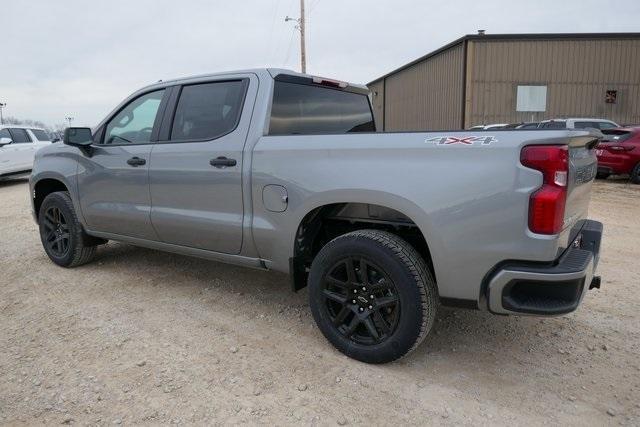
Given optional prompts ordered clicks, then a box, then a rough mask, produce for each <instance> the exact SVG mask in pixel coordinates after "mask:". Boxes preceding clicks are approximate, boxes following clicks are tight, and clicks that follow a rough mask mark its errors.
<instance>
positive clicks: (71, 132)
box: [63, 128, 93, 147]
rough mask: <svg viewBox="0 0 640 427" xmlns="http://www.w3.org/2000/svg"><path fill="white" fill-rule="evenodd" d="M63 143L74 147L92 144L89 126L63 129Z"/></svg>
mask: <svg viewBox="0 0 640 427" xmlns="http://www.w3.org/2000/svg"><path fill="white" fill-rule="evenodd" d="M63 141H64V143H65V144H67V145H72V146H75V147H88V146H90V145H91V144H93V136H92V135H91V129H90V128H66V129H65V130H64V140H63Z"/></svg>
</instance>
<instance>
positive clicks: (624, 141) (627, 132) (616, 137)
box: [596, 127, 640, 184]
mask: <svg viewBox="0 0 640 427" xmlns="http://www.w3.org/2000/svg"><path fill="white" fill-rule="evenodd" d="M602 133H603V134H604V138H603V139H602V140H601V141H600V143H599V144H598V147H597V150H596V154H597V156H598V178H607V177H608V176H609V175H626V174H629V177H630V179H631V182H633V183H634V184H640V128H638V127H628V128H620V129H605V130H603V131H602Z"/></svg>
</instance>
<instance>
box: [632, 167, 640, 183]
mask: <svg viewBox="0 0 640 427" xmlns="http://www.w3.org/2000/svg"><path fill="white" fill-rule="evenodd" d="M630 179H631V182H633V183H634V184H640V163H638V164H637V165H636V167H635V168H633V170H632V171H631V176H630Z"/></svg>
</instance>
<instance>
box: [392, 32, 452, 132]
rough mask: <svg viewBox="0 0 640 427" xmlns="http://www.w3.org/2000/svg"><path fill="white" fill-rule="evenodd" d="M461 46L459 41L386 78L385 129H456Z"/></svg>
mask: <svg viewBox="0 0 640 427" xmlns="http://www.w3.org/2000/svg"><path fill="white" fill-rule="evenodd" d="M463 66H464V48H463V44H462V43H460V44H459V45H456V46H454V47H452V48H450V49H447V50H445V51H444V52H442V53H439V54H437V55H435V56H433V57H431V58H428V59H426V60H424V61H421V62H418V63H416V64H414V65H412V66H410V67H408V68H405V69H403V70H401V71H399V72H397V73H395V74H393V75H390V76H388V77H387V78H386V79H385V85H386V87H385V90H384V100H383V102H384V115H385V117H384V123H385V130H386V131H396V130H442V129H459V128H460V126H461V124H462V106H463V101H462V97H463V95H462V93H463V87H464V84H463Z"/></svg>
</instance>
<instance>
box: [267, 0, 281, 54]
mask: <svg viewBox="0 0 640 427" xmlns="http://www.w3.org/2000/svg"><path fill="white" fill-rule="evenodd" d="M279 8H280V0H276V7H274V8H273V17H272V19H271V29H270V30H269V42H268V43H267V48H266V49H265V52H266V54H267V58H266V61H265V62H266V63H270V62H271V59H272V58H273V52H274V47H273V44H272V42H273V30H274V28H275V26H276V18H277V17H278V9H279ZM276 46H277V45H276Z"/></svg>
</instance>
